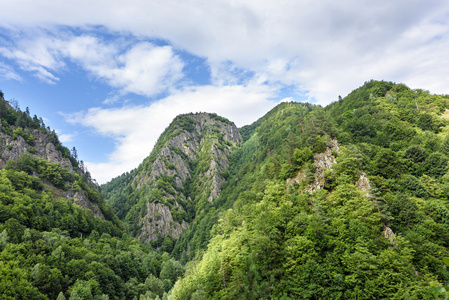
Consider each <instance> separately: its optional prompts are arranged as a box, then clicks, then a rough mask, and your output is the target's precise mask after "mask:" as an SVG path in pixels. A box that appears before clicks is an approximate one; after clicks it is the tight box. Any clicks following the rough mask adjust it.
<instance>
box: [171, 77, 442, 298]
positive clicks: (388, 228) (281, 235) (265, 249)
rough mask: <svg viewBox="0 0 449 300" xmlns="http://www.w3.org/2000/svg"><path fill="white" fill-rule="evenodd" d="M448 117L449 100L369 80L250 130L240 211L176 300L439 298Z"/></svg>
mask: <svg viewBox="0 0 449 300" xmlns="http://www.w3.org/2000/svg"><path fill="white" fill-rule="evenodd" d="M448 108H449V97H447V96H438V95H431V94H430V93H428V92H426V91H422V90H410V89H409V88H407V87H406V86H404V85H401V84H393V83H390V82H376V81H370V82H367V83H366V84H365V85H364V86H362V87H361V88H359V89H357V90H355V91H353V92H352V93H350V94H349V95H348V96H347V97H345V98H344V99H341V100H340V101H338V102H336V103H333V104H331V105H329V106H328V107H326V108H324V109H323V108H320V107H316V106H310V105H307V104H299V103H284V104H280V105H278V106H277V107H276V108H275V109H274V110H273V111H272V112H270V113H269V114H267V115H266V116H265V117H264V118H262V119H261V120H259V121H258V122H257V123H256V124H255V125H252V126H249V127H246V128H243V130H242V132H243V136H245V139H246V141H245V142H244V143H243V144H242V145H241V147H239V148H238V149H237V150H235V151H234V153H233V155H234V157H235V166H238V167H236V168H235V169H232V166H231V168H230V169H231V170H232V171H231V172H230V176H229V179H228V184H229V185H225V186H223V190H222V193H221V196H220V197H223V198H222V199H221V201H223V202H225V203H231V204H229V205H228V207H230V209H228V210H226V211H225V212H224V213H223V215H222V216H221V217H219V219H218V221H217V222H216V224H215V225H214V226H213V229H212V234H211V236H212V237H211V239H210V242H209V243H208V245H207V250H205V252H204V254H203V255H202V257H201V259H199V260H195V262H194V263H192V264H190V266H189V268H188V270H187V271H186V276H185V277H183V278H182V279H181V280H179V281H178V282H177V283H176V285H175V287H174V289H173V292H172V294H171V299H189V298H192V299H193V298H197V297H199V298H201V297H203V298H204V299H206V298H213V299H236V298H245V299H257V298H270V299H273V298H282V299H356V298H357V299H434V298H437V297H438V296H437V294H438V289H437V288H433V287H432V286H438V285H439V283H444V282H447V281H448V279H449V278H448V274H447V273H446V269H445V266H444V264H443V262H442V259H443V257H445V256H448V254H449V253H448V250H447V246H448V237H449V235H448V234H449V227H448V224H449V223H448V220H449V219H448V214H447V212H448V211H449V210H448V208H449V206H448V201H447V199H448V195H449V185H448V184H449V175H448V174H447V171H448V158H447V154H448V152H447V145H448V144H449V136H448V133H449V132H448V130H449V127H448V125H449V123H448V121H447V119H446V118H447V111H448V110H447V109H448ZM217 201H220V199H218V200H217ZM440 292H441V289H440Z"/></svg>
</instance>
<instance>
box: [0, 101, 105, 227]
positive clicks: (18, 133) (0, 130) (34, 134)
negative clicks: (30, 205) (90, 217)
mask: <svg viewBox="0 0 449 300" xmlns="http://www.w3.org/2000/svg"><path fill="white" fill-rule="evenodd" d="M0 115H1V124H0V169H2V168H3V167H4V166H5V165H6V164H7V162H8V161H11V160H12V161H18V160H19V158H20V157H21V156H22V155H31V156H33V157H36V158H41V159H44V160H45V161H47V162H48V163H55V164H59V165H60V166H61V167H62V168H65V169H67V170H68V171H69V172H70V173H72V174H75V173H76V174H79V175H80V176H84V175H85V174H84V170H81V169H80V168H75V166H74V165H73V164H72V161H71V159H70V155H69V154H68V153H69V151H68V149H67V148H65V147H63V146H62V145H61V144H60V143H59V141H58V138H57V135H56V133H55V132H54V131H50V130H48V129H45V128H44V127H43V126H41V124H40V123H38V122H36V120H37V117H35V118H34V119H31V117H29V115H28V114H27V113H24V112H21V111H20V110H18V111H16V110H14V109H13V108H12V107H11V106H9V105H8V103H7V102H6V101H4V100H3V99H0ZM33 120H34V121H33ZM58 147H59V149H58ZM61 149H62V150H64V151H65V152H66V153H65V154H64V153H63V152H61ZM74 161H75V163H77V162H76V160H74ZM34 175H36V176H38V175H39V174H34ZM87 180H88V184H89V185H90V186H91V187H93V188H95V189H98V188H97V187H95V186H94V184H93V183H92V182H91V180H90V179H89V178H88V179H87ZM48 184H51V183H49V182H48ZM67 184H68V186H70V187H69V188H68V189H67V190H66V191H62V190H61V191H60V190H58V189H52V190H53V192H55V194H57V196H58V197H64V198H67V199H73V201H74V202H75V203H76V204H77V205H79V206H82V207H84V208H86V209H89V210H91V211H92V212H93V213H94V215H95V216H97V217H99V218H101V219H103V220H104V219H105V218H104V215H103V213H102V211H101V209H100V207H99V205H98V204H97V203H95V202H93V201H91V199H89V197H88V196H87V195H86V193H84V192H83V191H82V190H76V189H75V188H74V187H73V184H70V183H67Z"/></svg>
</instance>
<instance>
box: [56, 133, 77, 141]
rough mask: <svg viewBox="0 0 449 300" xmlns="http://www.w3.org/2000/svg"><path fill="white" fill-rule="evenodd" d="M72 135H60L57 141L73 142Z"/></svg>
mask: <svg viewBox="0 0 449 300" xmlns="http://www.w3.org/2000/svg"><path fill="white" fill-rule="evenodd" d="M73 137H74V135H73V134H61V135H58V138H59V141H60V142H61V143H68V142H71V141H72V140H73Z"/></svg>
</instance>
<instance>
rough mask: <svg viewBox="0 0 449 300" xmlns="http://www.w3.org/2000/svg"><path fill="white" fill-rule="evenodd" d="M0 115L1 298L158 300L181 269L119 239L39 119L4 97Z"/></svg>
mask: <svg viewBox="0 0 449 300" xmlns="http://www.w3.org/2000/svg"><path fill="white" fill-rule="evenodd" d="M0 95H1V96H2V97H3V93H1V94H0ZM0 117H1V131H0V168H1V169H0V298H1V299H133V298H134V297H137V296H139V295H140V294H142V295H143V294H145V295H146V296H147V297H151V298H154V297H163V295H164V293H165V294H166V292H168V291H169V290H170V288H171V287H172V285H173V283H174V282H175V280H176V278H177V277H178V276H180V275H182V274H183V272H184V268H183V266H182V265H180V264H179V262H177V261H175V260H173V259H170V257H168V255H165V256H164V255H161V253H158V252H156V251H154V250H152V249H151V248H150V247H148V246H145V245H143V244H141V243H139V242H138V241H137V240H136V239H134V238H131V237H129V236H128V235H127V234H126V233H125V227H124V225H123V223H122V222H121V221H120V220H119V219H118V218H117V216H116V215H115V212H114V210H113V209H112V207H110V206H109V205H107V204H106V203H105V201H104V198H103V195H102V194H101V192H100V190H99V188H98V186H97V185H96V184H94V180H93V179H91V177H90V175H89V173H88V171H87V170H86V169H85V167H84V166H83V162H82V161H78V159H77V155H76V149H72V151H69V150H68V149H67V148H65V147H64V146H63V145H61V143H60V142H59V140H58V137H57V135H56V133H55V132H54V131H51V130H50V129H49V128H45V126H44V124H43V121H42V119H39V118H38V117H37V116H34V117H33V118H31V117H30V114H29V111H28V109H27V110H26V111H25V112H22V111H20V109H13V108H12V107H11V106H10V105H9V104H8V103H7V102H6V101H4V99H3V98H0Z"/></svg>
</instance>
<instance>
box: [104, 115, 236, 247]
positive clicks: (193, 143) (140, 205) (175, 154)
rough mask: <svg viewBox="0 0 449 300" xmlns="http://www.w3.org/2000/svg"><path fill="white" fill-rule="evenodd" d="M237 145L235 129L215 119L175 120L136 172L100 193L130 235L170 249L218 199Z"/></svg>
mask: <svg viewBox="0 0 449 300" xmlns="http://www.w3.org/2000/svg"><path fill="white" fill-rule="evenodd" d="M241 140H242V137H241V135H240V133H239V131H238V130H237V127H236V126H235V124H234V123H232V122H230V121H229V120H227V119H225V118H222V117H219V116H217V115H216V114H207V113H197V114H187V115H181V116H178V117H176V118H175V119H174V121H173V122H172V123H171V124H170V126H169V127H168V128H167V129H166V130H165V131H164V133H163V134H162V135H161V137H160V138H159V140H158V141H157V143H156V145H155V147H154V149H153V151H152V152H151V154H150V155H149V156H148V158H146V159H145V160H144V161H143V163H142V164H141V165H140V166H139V167H138V168H137V169H136V170H133V171H131V172H130V173H128V174H124V175H122V176H120V177H118V178H115V179H113V180H112V181H111V182H109V183H108V184H106V185H103V186H102V191H103V193H104V194H105V196H106V199H107V201H108V203H110V204H111V205H112V206H113V207H114V208H115V210H116V211H117V212H118V215H119V216H120V217H121V218H122V219H124V220H126V222H127V225H128V228H129V229H130V232H131V233H132V234H133V235H135V236H137V237H138V238H139V239H140V240H141V241H152V242H153V245H154V246H157V247H158V246H160V245H161V244H162V242H164V241H165V244H164V249H166V250H168V248H167V247H169V248H170V250H171V248H172V246H170V245H171V244H172V243H173V241H172V239H178V238H179V236H180V235H181V234H182V232H183V231H184V230H186V229H187V228H188V227H189V224H190V222H191V221H192V220H194V219H195V217H196V215H197V214H198V213H199V212H200V211H201V209H203V207H204V206H205V205H206V204H208V203H211V202H213V201H214V200H215V199H216V198H217V197H218V196H219V193H220V188H221V186H222V185H223V183H224V182H225V181H226V172H227V170H228V167H229V156H230V153H231V152H232V150H233V149H234V148H235V147H236V145H238V144H239V143H240V142H241Z"/></svg>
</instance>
